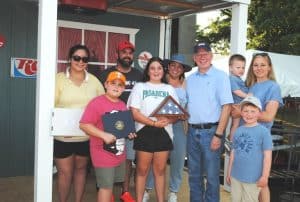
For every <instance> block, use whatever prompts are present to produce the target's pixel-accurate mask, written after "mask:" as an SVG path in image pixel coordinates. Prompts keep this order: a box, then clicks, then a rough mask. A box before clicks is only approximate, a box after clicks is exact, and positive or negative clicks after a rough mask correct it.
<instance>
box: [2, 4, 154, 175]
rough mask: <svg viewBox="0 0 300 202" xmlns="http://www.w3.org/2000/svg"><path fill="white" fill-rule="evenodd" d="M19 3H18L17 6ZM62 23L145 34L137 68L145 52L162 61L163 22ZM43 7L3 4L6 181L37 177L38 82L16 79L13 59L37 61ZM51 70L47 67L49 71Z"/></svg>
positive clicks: (68, 16)
mask: <svg viewBox="0 0 300 202" xmlns="http://www.w3.org/2000/svg"><path fill="white" fill-rule="evenodd" d="M12 2H14V1H12ZM58 18H59V19H61V20H70V21H77V22H85V23H92V24H103V25H111V26H121V27H128V28H136V29H140V31H139V32H138V33H137V35H136V41H135V43H136V54H135V65H136V67H138V62H137V57H138V54H139V53H140V52H141V51H144V50H147V51H149V52H151V53H152V54H153V55H158V49H159V27H160V25H159V20H157V19H153V18H146V17H137V16H128V15H123V14H115V13H104V14H103V13H101V14H98V15H84V14H72V13H63V12H61V11H60V12H59V14H58ZM37 23H38V6H37V4H35V3H28V2H27V3H26V2H25V3H9V2H8V1H6V2H2V3H1V6H0V34H2V35H4V36H5V38H6V44H5V45H4V47H2V48H0V162H1V166H0V177H7V176H21V175H33V171H34V170H33V169H34V141H35V140H34V139H35V137H34V117H35V88H36V85H35V84H36V80H35V79H21V78H11V77H10V58H11V57H25V58H37V29H38V27H37ZM43 68H47V67H43Z"/></svg>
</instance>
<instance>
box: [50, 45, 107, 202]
mask: <svg viewBox="0 0 300 202" xmlns="http://www.w3.org/2000/svg"><path fill="white" fill-rule="evenodd" d="M89 57H90V53H89V50H88V48H87V47H86V46H84V45H75V46H73V47H71V48H70V50H69V54H68V60H69V63H70V65H69V67H68V68H67V70H66V72H60V73H58V74H57V75H56V87H55V107H59V108H84V107H85V106H86V105H87V103H88V102H89V101H90V100H91V99H92V98H94V97H96V96H98V95H101V94H104V89H103V86H102V85H101V83H100V82H99V81H98V79H97V78H96V77H95V76H93V75H91V74H90V73H88V72H87V71H86V68H87V66H88V61H89ZM75 135H76V134H74V136H72V137H70V136H68V137H63V136H59V137H58V136H57V137H55V140H54V159H55V164H56V167H57V171H58V182H57V185H58V193H59V201H60V202H66V201H67V200H68V196H69V193H70V188H71V183H72V181H73V184H74V193H75V202H81V201H82V197H83V193H84V187H85V183H86V170H87V163H88V159H89V137H88V136H75Z"/></svg>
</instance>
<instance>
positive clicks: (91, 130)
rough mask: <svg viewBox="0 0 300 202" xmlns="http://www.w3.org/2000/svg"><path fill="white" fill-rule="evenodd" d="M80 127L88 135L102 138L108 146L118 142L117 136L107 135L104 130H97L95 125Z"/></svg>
mask: <svg viewBox="0 0 300 202" xmlns="http://www.w3.org/2000/svg"><path fill="white" fill-rule="evenodd" d="M79 127H80V129H81V130H83V131H84V132H85V133H86V134H88V135H92V136H95V137H98V138H101V139H102V140H103V141H104V142H105V143H106V144H111V143H113V142H115V141H116V136H114V135H113V134H111V133H107V132H105V131H103V130H100V129H99V128H97V127H96V126H94V125H93V124H89V123H80V125H79Z"/></svg>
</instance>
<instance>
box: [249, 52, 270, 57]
mask: <svg viewBox="0 0 300 202" xmlns="http://www.w3.org/2000/svg"><path fill="white" fill-rule="evenodd" d="M252 56H253V57H255V56H262V57H266V56H269V54H268V53H253V55H252Z"/></svg>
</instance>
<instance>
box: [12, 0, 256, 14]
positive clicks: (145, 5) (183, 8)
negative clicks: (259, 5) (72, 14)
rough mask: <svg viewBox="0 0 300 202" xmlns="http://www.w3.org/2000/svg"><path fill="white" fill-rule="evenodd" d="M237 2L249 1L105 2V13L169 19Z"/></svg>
mask: <svg viewBox="0 0 300 202" xmlns="http://www.w3.org/2000/svg"><path fill="white" fill-rule="evenodd" d="M11 1H14V2H22V1H23V2H31V3H36V4H37V3H38V2H39V0H11ZM58 1H59V0H58ZM99 1H100V0H99ZM237 2H244V3H249V2H250V0H107V4H108V9H107V12H115V13H124V14H130V15H138V16H145V17H153V18H160V19H170V18H177V17H180V16H183V15H189V14H193V13H198V12H204V11H209V10H216V9H221V8H226V7H231V6H232V4H235V3H237Z"/></svg>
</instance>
